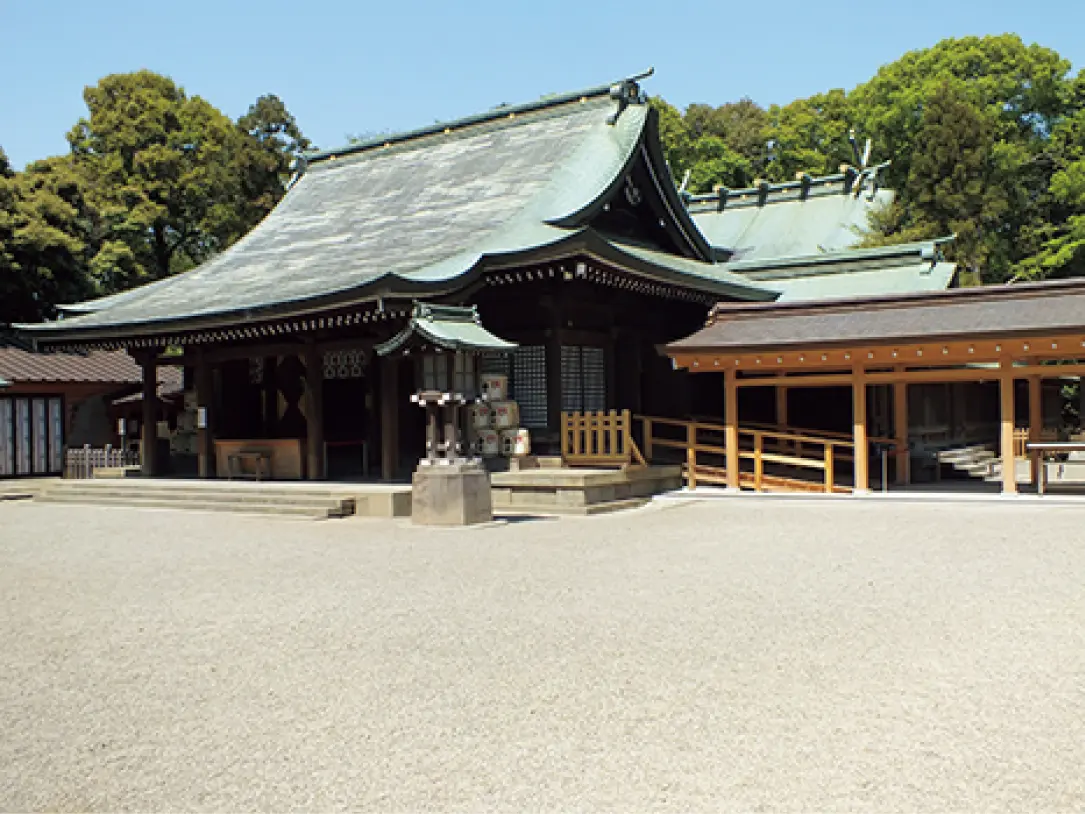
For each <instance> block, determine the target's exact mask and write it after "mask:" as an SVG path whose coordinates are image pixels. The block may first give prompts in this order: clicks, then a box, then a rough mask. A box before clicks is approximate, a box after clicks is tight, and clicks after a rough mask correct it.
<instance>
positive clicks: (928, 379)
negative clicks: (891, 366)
mask: <svg viewBox="0 0 1085 814" xmlns="http://www.w3.org/2000/svg"><path fill="white" fill-rule="evenodd" d="M1013 375H1014V376H1016V377H1022V378H1024V377H1028V376H1043V377H1046V378H1051V377H1056V376H1085V364H1081V365H1079V364H1073V365H1021V366H1018V367H1014V368H1013ZM1000 377H1001V373H1000V372H999V369H998V368H947V369H937V368H934V369H923V370H901V371H896V370H893V371H889V370H885V371H870V372H868V373H867V374H866V382H867V384H868V385H874V384H896V383H897V382H907V383H909V384H943V383H949V382H994V381H998V380H999V378H1000ZM781 381H783V382H786V383H787V386H788V387H849V386H850V385H851V381H852V377H851V375H850V374H848V373H836V372H834V373H817V374H806V375H804V374H798V375H794V376H785V377H784V378H783V379H782V380H781V379H780V377H777V376H755V377H741V378H738V379H737V380H736V386H737V387H776V386H778V385H779V384H780V383H781Z"/></svg>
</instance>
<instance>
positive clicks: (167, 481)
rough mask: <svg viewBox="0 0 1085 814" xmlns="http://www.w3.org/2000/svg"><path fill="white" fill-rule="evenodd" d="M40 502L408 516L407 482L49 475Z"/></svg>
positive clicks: (302, 514)
mask: <svg viewBox="0 0 1085 814" xmlns="http://www.w3.org/2000/svg"><path fill="white" fill-rule="evenodd" d="M34 497H35V499H36V500H37V501H39V502H42V503H57V504H73V503H74V504H90V505H94V506H127V507H131V508H153V509H181V510H189V511H205V512H206V511H218V512H235V513H242V514H265V515H287V516H293V517H311V518H327V517H352V516H359V517H378V518H392V517H409V516H410V514H411V487H410V486H408V485H406V484H382V483H329V482H312V481H304V482H290V481H223V480H196V479H184V478H116V479H110V478H106V479H101V480H99V479H90V480H60V479H56V480H53V481H51V482H50V483H49V484H48V485H44V486H42V487H41V488H40V489H38V490H37V492H36V494H35V496H34Z"/></svg>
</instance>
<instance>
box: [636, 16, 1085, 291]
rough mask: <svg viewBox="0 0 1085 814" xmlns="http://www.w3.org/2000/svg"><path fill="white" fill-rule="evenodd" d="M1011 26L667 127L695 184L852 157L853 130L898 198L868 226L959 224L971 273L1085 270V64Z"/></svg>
mask: <svg viewBox="0 0 1085 814" xmlns="http://www.w3.org/2000/svg"><path fill="white" fill-rule="evenodd" d="M1069 69H1070V64H1069V62H1068V61H1067V60H1065V59H1063V58H1062V57H1061V56H1059V55H1058V54H1057V53H1056V52H1054V51H1052V50H1051V49H1049V48H1044V47H1043V46H1040V45H1026V44H1025V43H1024V42H1022V40H1021V39H1020V37H1017V36H1015V35H1012V34H1007V35H1002V36H993V37H964V38H960V39H948V40H944V41H942V42H940V43H938V44H937V45H935V46H933V47H931V48H927V49H923V50H917V51H912V52H909V53H907V54H905V55H904V56H902V57H901V58H900V59H898V60H896V61H895V62H892V63H890V64H888V65H885V66H884V67H882V68H881V69H879V71H878V72H877V74H875V76H873V77H872V78H871V79H870V80H869V81H867V82H864V83H862V84H860V85H859V86H858V87H856V88H855V89H853V90H852V91H851V92H847V93H846V92H845V91H843V90H839V89H838V90H830V91H827V92H825V93H820V94H815V95H814V96H811V97H809V98H806V99H798V100H796V101H794V102H791V103H789V104H786V105H782V106H776V105H774V106H772V107H770V108H769V109H768V110H763V109H762V108H759V107H758V106H757V105H756V104H754V103H753V102H751V101H749V100H741V101H739V102H733V103H729V104H725V105H722V106H719V107H713V106H711V105H705V104H695V105H690V106H689V107H688V108H687V109H686V110H685V111H684V112H681V111H678V110H677V109H675V108H674V107H672V106H671V105H668V104H667V103H666V102H665V101H663V100H662V99H655V100H653V104H654V105H655V106H656V108H657V110H659V112H660V131H661V135H662V137H663V139H664V142H665V148H666V155H667V158H668V161H669V163H670V165H671V169H672V172H673V174H674V176H675V177H676V178H678V179H681V178H683V177H684V176H685V173H687V172H688V173H689V179H690V183H689V188H690V191H692V192H704V191H708V190H711V189H712V188H713V187H716V186H720V185H723V186H731V187H733V186H740V185H746V184H748V183H750V182H751V181H752V180H754V179H755V178H764V179H767V180H771V181H789V180H791V179H793V178H794V177H795V176H796V175H797V174H798V173H801V172H809V173H811V174H814V175H818V174H828V173H833V172H836V171H837V170H838V168H839V167H840V165H841V164H844V163H849V164H850V163H854V160H855V159H854V156H853V154H852V149H851V146H850V144H849V143H848V134H849V131H851V130H853V129H854V130H855V131H857V133H858V135H859V137H860V138H867V137H869V138H871V139H872V141H873V144H874V160H883V159H887V158H888V159H891V160H892V164H891V165H890V167H889V168H888V171H887V172H886V173H885V176H884V179H883V180H884V183H887V184H888V186H890V187H892V188H893V189H895V190H896V191H897V193H898V195H897V200H896V203H895V204H894V205H893V206H891V207H889V208H887V209H886V210H884V211H882V212H880V213H878V214H877V216H876V217H875V218H874V222H873V223H872V224H871V232H870V233H869V234H868V235H867V236H866V238H865V242H867V243H868V244H875V245H877V244H884V243H892V242H901V241H907V240H915V239H919V238H928V237H941V236H949V235H951V234H955V235H956V236H957V240H956V241H955V243H954V245H953V247H952V248H951V249H950V251H951V253H952V256H953V258H954V259H955V260H957V262H958V263H959V264H960V266H961V267H962V268H964V269H966V270H969V271H970V272H972V274H971V275H970V279H972V280H973V281H984V282H997V281H1000V280H1005V279H1008V278H1010V277H1013V276H1017V277H1032V278H1037V277H1047V276H1053V275H1067V274H1085V196H1083V195H1082V194H1081V193H1082V185H1083V183H1085V164H1082V163H1080V162H1082V161H1085V78H1083V77H1085V73H1083V74H1082V75H1079V76H1078V77H1077V78H1076V79H1075V78H1072V77H1070V75H1069Z"/></svg>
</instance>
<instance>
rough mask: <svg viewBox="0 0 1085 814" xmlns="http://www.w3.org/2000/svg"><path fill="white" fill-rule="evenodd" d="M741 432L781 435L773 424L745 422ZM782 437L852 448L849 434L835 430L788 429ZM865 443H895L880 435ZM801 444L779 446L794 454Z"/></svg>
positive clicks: (847, 454) (850, 457)
mask: <svg viewBox="0 0 1085 814" xmlns="http://www.w3.org/2000/svg"><path fill="white" fill-rule="evenodd" d="M742 429H743V430H759V431H762V432H765V433H769V434H781V430H780V428H779V427H777V426H776V425H775V424H757V423H753V422H747V423H745V424H743V425H742ZM782 434H783V435H788V434H790V437H792V438H805V437H807V436H811V437H814V438H817V439H827V440H830V441H841V442H844V443H846V444H849V445H851V446H852V447H854V443H853V437H852V435H851V434H850V433H846V432H836V431H835V430H814V429H808V428H804V427H790V428H788V433H782ZM867 441H868V442H869V443H871V444H881V445H882V446H889V447H895V446H896V444H897V441H896V439H895V438H886V437H885V436H881V435H868V436H867ZM802 445H803V442H802V441H801V440H800V441H781V443H780V446H781V447H783V448H788V449H791V450H793V451H794V452H795V453H796V454H801V453H802ZM853 458H854V456H853V455H852V454H851V450H850V449H849V450H848V451H846V452H842V453H841V455H840V460H847V461H850V460H853Z"/></svg>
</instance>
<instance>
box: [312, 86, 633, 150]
mask: <svg viewBox="0 0 1085 814" xmlns="http://www.w3.org/2000/svg"><path fill="white" fill-rule="evenodd" d="M653 73H655V69H654V68H649V69H648V70H647V71H643V72H641V73H639V74H634V75H632V76H627V77H625V78H623V79H618V80H616V81H614V82H608V83H607V84H605V85H595V86H593V87H590V88H584V89H583V90H578V91H567V92H564V93H555V94H550V95H548V96H543V97H540V98H538V99H535V100H534V101H531V102H522V103H520V104H515V105H502V106H499V107H495V108H492V109H490V110H487V111H485V112H483V113H474V114H471V115H468V116H462V117H460V118H458V119H451V120H448V121H443V122H436V123H434V124H431V125H426V126H425V127H417V128H413V129H411V130H403V131H400V132H398V133H392V134H389V135H385V136H380V137H377V138H372V139H367V140H365V141H360V142H358V143H357V144H347V145H344V146H342V147H336V148H333V149H329V150H314V151H313V152H309V153H303V154H302V156H301V158H300V159H299V167H298V169H299V170H301V171H303V170H304V168H305V167H306V166H307V165H309V164H311V163H314V162H322V161H327V160H329V159H334V158H342V157H345V156H348V155H355V154H357V153H364V152H369V151H370V150H375V149H379V148H381V147H388V146H391V145H394V144H403V143H406V142H410V141H415V140H417V139H420V138H424V137H426V136H433V135H438V134H442V133H452V132H455V131H457V130H462V129H463V128H466V127H473V126H476V125H480V124H487V123H490V122H494V121H497V120H499V119H504V118H511V117H515V116H519V115H523V114H527V113H535V112H538V111H541V110H550V109H553V108H558V107H561V106H563V105H567V104H572V103H575V102H581V101H587V100H588V99H597V98H600V97H602V96H608V97H610V98H611V99H614V100H615V101H617V102H619V103H622V102H624V103H625V104H630V103H634V102H635V103H638V104H643V103H645V100H644V99H643V98H642V94H641V93H640V85H639V84H638V82H639V81H640V80H641V79H646V78H647V77H649V76H651V75H652V74H653Z"/></svg>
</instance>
